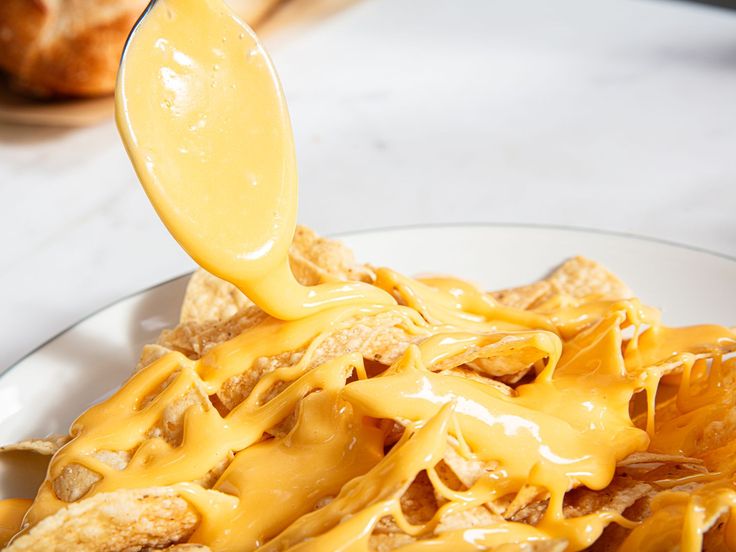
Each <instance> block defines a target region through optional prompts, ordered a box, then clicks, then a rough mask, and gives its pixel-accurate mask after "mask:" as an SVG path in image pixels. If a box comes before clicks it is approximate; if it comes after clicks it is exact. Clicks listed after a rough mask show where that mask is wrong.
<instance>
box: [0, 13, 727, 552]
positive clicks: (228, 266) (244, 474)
mask: <svg viewBox="0 0 736 552" xmlns="http://www.w3.org/2000/svg"><path fill="white" fill-rule="evenodd" d="M116 98H117V119H118V124H119V127H120V130H121V134H122V136H123V141H124V142H125V145H126V148H127V150H128V153H129V155H130V157H131V160H132V162H133V164H134V166H135V169H136V171H137V173H138V176H139V178H140V180H141V182H142V183H143V186H144V188H145V190H146V192H147V194H148V196H149V198H150V199H151V202H152V203H153V205H154V207H155V208H156V210H157V212H158V213H159V215H160V216H161V218H162V220H163V221H164V223H165V224H166V226H167V227H168V228H169V230H170V231H171V233H172V234H173V235H174V237H175V238H176V239H177V240H178V241H179V243H180V244H181V245H182V246H183V247H184V249H185V250H186V251H187V252H188V253H189V254H190V255H191V256H192V257H193V258H194V259H195V260H196V261H197V262H198V263H200V264H201V265H202V266H203V267H205V268H206V269H208V270H209V271H211V272H213V273H215V274H217V275H219V276H221V277H223V278H225V279H227V280H229V281H231V282H232V283H234V284H235V285H237V286H238V287H239V288H240V289H241V290H243V291H244V292H245V293H246V295H248V296H249V297H250V298H251V299H252V300H253V301H254V302H255V303H256V304H257V305H258V306H259V307H261V308H262V309H263V310H264V311H266V312H267V313H268V314H269V315H271V316H269V317H267V318H266V319H265V320H263V321H262V322H260V323H259V324H258V325H256V326H255V327H253V328H250V329H248V330H247V331H246V332H244V333H242V334H241V335H239V336H237V337H235V338H233V339H231V340H229V341H227V342H225V343H222V344H220V345H217V346H216V347H214V348H213V349H211V350H210V351H209V352H207V353H206V354H205V355H204V356H202V357H201V358H199V359H197V360H192V359H189V358H187V357H185V356H184V355H182V354H180V353H177V352H171V353H168V354H166V355H165V356H163V357H161V358H160V359H158V360H156V361H154V362H153V363H151V364H149V365H148V366H146V367H144V368H143V369H141V370H140V371H138V372H137V373H135V374H134V375H133V376H132V377H131V378H130V379H129V380H128V381H127V382H126V383H125V384H124V385H123V386H122V387H121V388H120V389H119V390H118V391H117V392H116V393H115V394H113V395H112V396H111V397H110V398H108V399H106V400H105V401H103V402H101V403H100V404H98V405H96V406H93V407H92V408H90V409H89V410H88V411H87V412H85V413H84V414H82V415H81V416H80V417H79V418H78V419H77V420H76V421H75V422H74V424H73V426H72V428H71V436H72V440H71V441H70V442H69V443H68V444H67V445H65V446H64V447H63V448H62V449H61V450H59V451H58V452H57V453H56V455H55V456H54V457H53V459H52V461H51V463H50V466H49V470H48V474H47V478H46V481H45V482H44V484H43V485H42V487H41V488H40V490H39V492H38V495H37V497H36V499H35V500H34V502H33V504H32V506H31V507H30V510H29V511H28V514H27V515H26V517H25V524H26V525H25V528H26V529H28V528H30V527H33V526H35V525H36V524H38V523H39V522H40V521H41V520H43V519H44V518H46V517H47V516H49V515H52V514H53V513H55V512H56V511H58V510H59V509H61V508H63V507H65V506H66V504H67V503H66V502H64V501H63V500H61V499H60V498H59V496H57V491H56V490H55V489H54V481H56V480H57V479H58V478H59V477H62V476H63V475H64V471H65V470H66V469H68V467H69V466H74V465H76V466H82V467H84V468H87V469H88V470H90V471H92V472H94V473H96V474H97V475H98V476H99V477H98V478H97V479H96V481H95V482H93V483H92V484H91V486H90V488H89V490H88V491H87V492H86V494H85V495H84V497H88V496H91V495H94V494H96V493H100V492H107V491H114V490H116V489H125V488H144V487H151V486H173V487H174V488H175V489H177V490H178V492H179V494H180V495H181V496H182V497H183V498H185V499H186V500H187V501H189V503H190V504H191V505H192V507H193V508H194V509H195V510H196V511H197V512H198V514H199V516H200V522H199V524H198V526H197V528H196V531H195V532H194V534H193V535H192V536H191V537H190V538H189V542H194V543H202V544H206V545H207V546H209V547H210V548H211V549H212V550H214V551H248V550H254V549H256V548H260V549H263V550H273V551H276V550H287V549H289V550H318V551H321V550H351V551H353V550H355V551H360V550H370V538H371V535H372V534H373V532H374V530H375V529H376V527H377V525H378V524H379V523H380V522H381V520H382V519H384V518H386V517H387V516H390V517H391V518H392V519H393V521H394V523H395V524H396V525H397V526H398V527H399V528H400V529H401V530H402V531H404V532H405V533H407V534H408V535H411V536H414V537H416V538H417V540H416V541H415V542H412V543H411V544H408V545H407V546H406V547H405V549H406V550H410V551H415V550H416V551H419V550H483V549H488V548H492V547H494V546H499V545H502V544H505V543H525V542H534V541H539V540H545V539H562V540H564V541H566V542H567V549H568V550H582V549H584V548H586V547H588V546H589V545H591V544H592V543H593V542H594V541H595V540H596V539H598V538H599V536H600V535H601V533H602V532H603V530H604V529H605V528H606V526H607V525H609V524H610V523H613V522H615V523H619V524H621V525H624V526H625V527H628V528H633V527H635V528H634V529H633V531H632V532H631V533H630V535H629V537H628V540H627V542H626V543H625V544H626V546H628V548H627V549H632V550H633V549H642V550H663V549H665V548H663V546H665V544H666V545H667V546H670V545H674V544H677V543H679V545H680V546H681V549H682V550H697V549H699V548H700V545H701V543H702V538H703V536H702V533H703V528H704V527H706V526H707V525H708V523H710V522H709V520H710V519H712V518H713V516H715V515H720V514H721V513H722V512H726V513H727V514H729V515H730V513H733V509H734V507H736V506H735V505H736V498H734V496H735V494H736V490H734V488H733V484H732V475H733V471H732V472H730V473H727V470H725V469H724V470H723V473H722V474H721V475H720V476H719V475H716V476H714V477H715V479H716V480H715V481H711V482H709V483H707V485H706V486H705V487H702V488H701V490H700V491H698V493H696V494H694V495H692V496H691V495H687V494H684V493H682V492H680V491H665V492H663V493H661V494H660V495H659V496H658V497H657V499H656V500H655V501H654V502H653V504H652V510H653V515H652V517H651V518H649V519H648V520H645V521H644V522H643V523H641V524H639V525H637V524H636V523H633V522H630V521H628V520H626V519H625V518H623V517H622V516H621V515H619V514H618V513H617V512H615V511H613V510H609V509H606V508H604V509H601V510H598V511H596V512H594V513H591V514H588V515H583V516H579V517H566V516H565V514H564V512H563V505H564V504H563V499H564V497H565V494H566V493H567V492H568V491H570V490H571V489H574V488H577V487H581V486H584V487H587V488H589V489H593V490H600V489H604V488H606V487H607V486H608V485H609V484H610V483H611V481H612V479H613V478H614V474H615V470H616V466H617V463H619V462H620V461H622V460H623V459H625V458H626V457H628V456H629V455H631V454H633V453H637V452H643V451H648V450H649V451H655V452H659V453H663V454H684V455H693V454H695V453H697V448H698V443H699V439H702V435H703V431H704V430H705V428H706V426H707V425H708V424H710V423H712V422H714V421H717V420H718V419H719V416H720V417H723V416H725V413H726V411H727V407H728V406H729V405H730V402H729V401H731V399H730V397H728V396H726V393H725V391H724V388H721V387H720V386H719V381H721V379H722V378H723V377H726V375H727V374H729V373H730V371H731V370H732V369H733V368H734V367H733V362H732V361H730V360H727V359H725V360H724V359H723V357H724V355H727V354H728V353H729V352H731V351H733V350H734V349H736V335H734V333H733V332H732V331H731V330H729V329H727V328H724V327H720V326H693V327H689V328H668V327H666V326H663V325H662V324H661V323H660V321H659V313H658V312H657V311H656V310H654V309H651V308H649V307H646V306H645V305H642V304H641V303H640V302H639V301H638V300H637V299H635V298H630V299H621V300H615V301H607V300H604V299H601V298H600V297H589V298H582V299H581V298H578V299H573V298H570V297H564V296H558V297H556V298H553V299H551V300H548V301H545V302H544V303H543V304H542V305H540V306H539V307H538V308H536V309H533V310H521V309H515V308H511V307H505V306H502V305H499V304H498V303H496V301H494V300H493V299H492V298H491V296H490V295H489V294H487V293H484V292H483V291H481V290H479V289H478V288H476V287H475V286H473V285H471V284H469V283H467V282H464V281H462V280H459V279H455V278H449V277H446V278H424V279H413V278H410V277H407V276H404V275H402V274H399V273H397V272H395V271H393V270H391V269H388V268H379V269H377V270H376V273H375V281H374V282H373V284H366V283H346V282H334V283H329V284H323V285H319V286H314V287H304V286H302V285H300V284H298V283H297V281H296V279H295V278H294V276H293V274H292V273H291V270H290V268H289V264H288V251H287V250H288V247H289V244H290V242H291V239H292V236H293V233H294V229H295V222H296V211H297V179H296V163H295V157H294V146H293V140H292V136H291V128H290V123H289V117H288V113H287V109H286V104H285V101H284V98H283V93H282V91H281V88H280V85H279V83H278V80H277V78H276V74H275V72H274V69H273V67H272V65H271V62H270V61H269V59H268V57H267V56H266V54H265V52H264V50H263V48H262V46H261V45H260V43H259V42H258V40H257V39H256V37H255V36H254V35H253V33H252V31H250V30H249V29H248V28H247V27H245V26H244V25H243V24H242V23H240V22H239V21H237V20H236V19H235V18H234V17H233V16H232V14H231V13H230V11H229V10H228V9H227V8H226V7H225V5H224V4H223V3H221V2H220V1H219V0H159V2H158V3H156V4H155V5H154V6H153V8H152V9H151V10H150V12H149V13H148V15H147V16H146V18H145V20H144V21H143V22H142V24H140V25H139V26H138V27H137V28H136V30H135V32H134V33H133V35H132V37H131V40H130V42H129V44H128V46H127V48H126V52H125V56H124V60H123V63H122V65H121V71H120V77H119V81H118V89H117V94H116ZM378 315H391V318H392V319H393V320H396V321H398V322H397V323H398V325H399V326H400V327H401V328H402V330H403V331H404V332H406V334H407V335H409V336H411V343H410V344H408V346H407V347H406V349H405V351H404V353H403V354H402V355H401V356H400V358H399V359H398V360H397V361H396V362H394V363H393V364H392V365H391V366H388V367H386V369H385V370H384V371H382V372H381V373H379V374H377V375H373V376H372V377H368V370H367V366H366V362H365V360H364V358H363V356H362V355H361V354H360V351H359V350H353V351H351V352H347V353H346V354H343V355H341V356H338V357H337V358H332V359H331V360H328V361H326V362H319V363H316V364H315V363H313V359H314V355H315V354H316V353H315V352H314V351H315V348H316V344H319V343H321V342H323V341H324V340H325V339H326V338H327V336H328V335H330V334H331V333H334V332H335V331H336V330H338V329H340V328H349V327H350V326H351V325H352V324H354V323H355V321H356V320H358V319H360V318H361V317H366V316H378ZM293 351H305V352H304V354H303V355H302V356H301V357H300V358H299V359H298V360H297V361H296V362H294V363H293V364H292V365H290V366H282V367H280V368H277V369H275V370H274V371H272V372H270V373H268V374H266V375H264V376H263V377H262V378H261V379H260V381H259V382H258V383H257V384H256V385H255V387H254V388H253V390H252V391H251V392H250V394H249V395H248V396H247V397H246V398H245V399H244V400H243V401H242V402H240V403H239V404H237V405H236V406H234V407H233V408H232V409H229V410H228V409H227V408H223V407H222V405H219V404H217V402H216V401H215V400H214V398H213V397H214V396H216V395H217V393H218V392H219V391H220V390H221V388H222V386H223V385H224V384H225V383H226V382H227V381H229V380H230V379H231V378H233V377H237V376H238V375H240V374H244V373H248V372H249V371H251V370H254V369H255V365H256V363H257V362H258V360H259V359H262V358H271V357H275V356H277V355H280V354H282V353H288V352H293ZM707 358H711V359H714V360H713V361H712V362H711V363H710V364H708V363H707V361H706V359H707ZM483 362H486V363H490V364H487V365H490V366H492V367H493V369H494V370H497V371H498V370H502V369H503V368H504V367H506V368H508V373H512V371H518V369H519V367H521V368H524V369H525V370H526V369H528V370H529V372H528V374H527V375H526V376H525V377H524V378H523V379H522V380H521V381H520V382H515V387H511V386H505V385H503V384H501V383H498V382H495V381H493V380H492V379H490V378H489V377H488V374H483V370H482V366H483ZM473 363H478V366H481V368H477V367H476V374H475V376H474V377H468V375H467V374H466V373H465V372H460V371H456V370H452V368H455V367H457V366H460V365H463V366H470V365H472V364H473ZM673 371H675V372H682V375H681V376H680V383H679V389H678V390H677V392H676V393H675V394H674V395H673V397H672V398H671V399H669V402H667V403H663V404H664V405H665V406H667V405H669V406H667V408H669V410H668V412H670V413H671V412H676V413H677V415H676V416H673V415H670V416H669V417H665V418H664V419H662V420H659V419H658V414H657V412H658V408H659V403H657V402H656V399H657V393H658V390H659V388H660V381H661V379H662V378H663V377H665V376H666V375H667V374H668V373H669V372H673ZM667 377H670V376H667ZM639 392H645V393H646V394H647V404H648V406H647V411H646V412H645V413H644V416H643V421H641V422H640V423H637V422H638V420H637V422H635V420H633V419H632V412H631V411H630V405H631V403H632V399H633V397H634V395H635V394H636V393H639ZM183 396H194V397H195V400H193V401H192V403H191V404H189V406H188V407H187V408H186V413H185V415H184V418H183V429H182V431H181V434H180V436H179V438H178V439H175V440H173V441H172V440H171V439H168V440H167V439H165V438H164V437H162V435H160V434H157V433H155V432H152V431H151V428H152V427H154V426H157V424H160V423H161V422H162V420H166V417H167V416H168V413H169V410H168V409H169V408H170V405H172V404H174V403H175V402H176V401H177V400H179V399H181V397H183ZM673 401H674V402H673ZM394 422H395V423H398V424H400V426H402V427H403V428H404V430H403V433H401V435H400V437H398V440H397V441H396V442H394V441H391V442H389V436H390V434H391V431H392V428H393V425H394ZM451 443H459V444H460V445H459V446H458V447H455V445H452V444H451ZM451 446H452V447H455V448H457V451H456V452H458V453H459V454H461V455H464V456H465V457H466V459H467V460H472V461H480V462H482V463H484V465H486V466H488V469H486V470H485V472H484V473H483V474H482V475H480V477H479V478H478V479H477V480H476V481H475V482H473V483H472V484H469V485H467V486H466V488H462V489H457V488H450V487H449V486H448V485H446V484H445V482H444V481H443V479H442V476H441V474H440V473H439V471H438V465H439V463H440V462H441V461H442V460H443V458H445V457H446V455H447V454H448V450H449V448H450V447H451ZM99 451H113V452H119V451H124V452H125V453H126V454H128V455H129V459H127V460H126V461H125V462H124V465H122V466H120V465H116V466H112V465H110V463H109V462H105V461H103V459H101V458H100V457H99V456H98V455H97V454H96V453H97V452H99ZM218 467H224V470H219V471H218ZM422 473H426V475H427V477H428V478H429V480H430V481H431V483H432V484H433V486H434V489H435V493H436V494H437V497H438V508H437V510H436V512H434V513H433V515H432V517H431V519H429V520H426V521H424V522H422V523H420V524H413V523H411V522H410V521H409V519H407V516H406V514H405V513H404V512H403V511H402V507H401V500H400V499H401V497H402V495H403V494H404V493H405V492H406V490H407V488H408V487H409V486H410V484H411V483H412V481H414V480H415V478H417V476H418V475H419V474H422ZM719 473H720V472H719ZM212 474H214V476H213V475H212ZM650 479H651V480H652V482H653V483H654V484H657V485H661V486H662V487H663V488H664V486H665V485H666V482H665V481H664V480H662V481H660V480H656V478H655V477H654V476H652V477H651V478H650ZM683 481H684V480H683ZM681 482H682V481H680V483H681ZM670 483H671V486H676V485H677V483H678V482H672V481H670ZM530 486H533V487H535V488H538V489H539V492H540V495H541V496H542V497H543V498H548V505H547V507H546V510H545V512H544V514H543V516H542V517H541V520H540V521H539V522H538V523H537V524H536V525H534V526H532V525H529V524H524V523H520V522H513V521H502V520H499V521H497V522H495V523H493V524H490V525H483V526H478V527H474V528H472V529H467V530H446V531H438V530H437V528H438V527H439V526H440V524H441V521H442V519H443V518H444V516H447V515H449V514H452V513H462V512H463V511H465V510H468V509H470V508H473V507H476V506H481V505H485V504H491V503H501V501H502V499H505V498H509V497H513V496H515V495H516V494H517V493H519V492H522V491H523V490H524V489H528V488H529V487H530ZM26 507H27V505H26V504H25V503H18V504H16V503H9V502H8V503H6V502H2V503H0V519H8V520H10V521H8V522H3V523H4V524H5V525H8V524H11V525H12V524H15V523H16V522H15V521H14V520H17V519H18V516H19V515H20V514H19V512H22V511H24V510H25V508H26ZM3 512H10V513H9V514H4V513H3ZM734 524H736V522H734ZM734 524H732V523H731V522H730V521H729V524H728V527H727V530H726V533H727V542H728V544H729V546H733V545H734V542H735V540H736V539H735V538H734V533H736V529H734V528H733V527H732V525H734ZM652 543H654V544H652ZM657 543H660V544H661V543H664V544H662V545H661V546H660V545H659V544H657ZM647 546H648V547H647Z"/></svg>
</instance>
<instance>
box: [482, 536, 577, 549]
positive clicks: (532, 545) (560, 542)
mask: <svg viewBox="0 0 736 552" xmlns="http://www.w3.org/2000/svg"><path fill="white" fill-rule="evenodd" d="M563 550H567V541H566V540H564V539H548V540H538V541H529V542H519V543H507V544H502V545H501V546H494V547H493V548H491V552H563Z"/></svg>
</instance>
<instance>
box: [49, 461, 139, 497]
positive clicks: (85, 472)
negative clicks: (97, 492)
mask: <svg viewBox="0 0 736 552" xmlns="http://www.w3.org/2000/svg"><path fill="white" fill-rule="evenodd" d="M92 456H93V457H94V458H95V459H97V460H99V461H101V462H103V463H105V464H107V465H108V466H110V467H113V468H115V469H116V470H123V469H125V467H126V466H127V465H128V462H130V453H128V452H127V451H111V450H98V451H96V452H95V453H94V454H93V455H92ZM101 478H102V477H101V476H100V474H99V473H97V472H95V471H92V470H90V469H89V468H87V467H85V466H82V465H81V464H76V463H71V464H67V465H66V466H64V468H63V469H62V470H61V473H60V474H59V476H58V477H57V478H56V479H54V480H53V481H52V482H51V485H52V487H53V489H54V494H55V495H56V496H57V498H59V499H60V500H63V501H64V502H75V501H77V500H79V499H80V498H82V497H83V496H84V495H85V494H87V492H88V491H89V490H90V489H91V488H92V486H93V485H94V484H95V483H97V482H98V481H99V480H100V479H101Z"/></svg>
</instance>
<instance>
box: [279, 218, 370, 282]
mask: <svg viewBox="0 0 736 552" xmlns="http://www.w3.org/2000/svg"><path fill="white" fill-rule="evenodd" d="M289 263H290V264H291V270H292V272H293V273H294V276H295V277H296V279H297V280H298V281H299V282H300V283H301V284H303V285H305V286H313V285H316V284H321V283H323V282H331V281H335V280H361V281H365V282H368V281H370V280H371V271H370V270H369V269H368V268H367V267H365V266H364V265H361V264H358V263H356V262H355V258H354V257H353V252H352V251H351V250H350V249H349V248H348V247H347V246H345V245H344V244H343V243H341V242H339V241H336V240H331V239H328V238H323V237H320V236H318V235H317V233H315V232H314V231H313V230H311V229H310V228H307V227H306V226H297V228H296V232H295V233H294V240H293V242H292V244H291V248H290V249H289Z"/></svg>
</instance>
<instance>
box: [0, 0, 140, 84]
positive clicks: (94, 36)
mask: <svg viewBox="0 0 736 552" xmlns="http://www.w3.org/2000/svg"><path fill="white" fill-rule="evenodd" d="M146 3H147V2H146V0H3V1H2V2H0V67H2V68H3V69H5V70H6V71H7V72H8V73H9V74H10V75H11V77H12V79H13V83H14V85H15V86H16V87H18V88H20V89H21V90H23V91H26V92H30V93H32V94H34V95H37V96H58V95H61V96H96V95H101V94H109V93H110V92H112V90H113V89H114V87H115V75H116V72H117V66H118V62H119V60H120V54H121V52H122V49H123V45H124V44H125V39H126V37H127V36H128V33H129V32H130V29H131V28H132V26H133V24H134V23H135V21H136V19H137V18H138V16H139V15H140V13H141V12H142V11H143V9H144V8H145V6H146Z"/></svg>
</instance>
